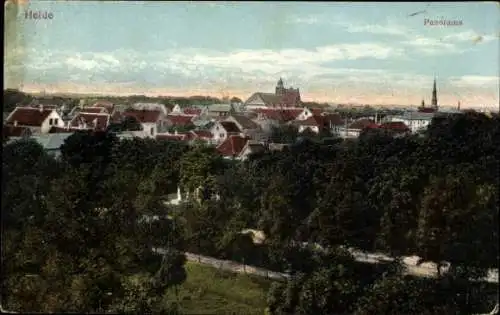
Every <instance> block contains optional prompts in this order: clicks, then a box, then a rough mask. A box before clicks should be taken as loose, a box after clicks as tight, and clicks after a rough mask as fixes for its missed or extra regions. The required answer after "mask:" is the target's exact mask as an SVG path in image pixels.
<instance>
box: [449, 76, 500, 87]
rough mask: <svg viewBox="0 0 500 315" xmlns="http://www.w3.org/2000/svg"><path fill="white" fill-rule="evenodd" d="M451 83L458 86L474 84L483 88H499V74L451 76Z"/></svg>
mask: <svg viewBox="0 0 500 315" xmlns="http://www.w3.org/2000/svg"><path fill="white" fill-rule="evenodd" d="M450 84H451V85H454V86H457V87H464V86H473V87H483V88H498V87H499V78H498V77H497V76H478V75H465V76H461V77H452V78H450Z"/></svg>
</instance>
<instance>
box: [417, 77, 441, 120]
mask: <svg viewBox="0 0 500 315" xmlns="http://www.w3.org/2000/svg"><path fill="white" fill-rule="evenodd" d="M438 110H439V106H438V98H437V88H436V78H434V84H433V86H432V99H431V107H425V102H424V100H422V105H421V106H420V107H419V108H418V111H419V112H421V113H435V112H437V111H438Z"/></svg>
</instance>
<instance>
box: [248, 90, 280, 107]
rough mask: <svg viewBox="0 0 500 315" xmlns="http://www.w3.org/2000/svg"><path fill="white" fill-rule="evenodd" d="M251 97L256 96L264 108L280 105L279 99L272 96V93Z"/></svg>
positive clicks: (274, 95) (276, 96)
mask: <svg viewBox="0 0 500 315" xmlns="http://www.w3.org/2000/svg"><path fill="white" fill-rule="evenodd" d="M253 96H258V97H260V99H262V101H263V102H264V103H265V104H266V106H273V105H279V104H280V103H281V97H280V96H278V95H276V94H274V93H262V92H257V93H254V94H253V95H252V97H253Z"/></svg>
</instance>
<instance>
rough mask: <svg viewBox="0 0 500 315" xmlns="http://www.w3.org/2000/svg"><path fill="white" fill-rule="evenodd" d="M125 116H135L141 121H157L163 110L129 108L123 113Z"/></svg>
mask: <svg viewBox="0 0 500 315" xmlns="http://www.w3.org/2000/svg"><path fill="white" fill-rule="evenodd" d="M122 116H124V117H134V118H135V119H137V121H139V122H140V123H143V124H145V123H156V122H157V121H158V120H159V119H160V116H161V111H159V110H147V109H132V108H130V109H127V110H126V111H124V112H123V113H122Z"/></svg>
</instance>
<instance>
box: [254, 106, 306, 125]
mask: <svg viewBox="0 0 500 315" xmlns="http://www.w3.org/2000/svg"><path fill="white" fill-rule="evenodd" d="M302 111H303V109H302V108H283V109H281V108H259V109H256V110H255V112H257V113H258V114H259V115H260V116H262V117H265V118H267V119H271V120H276V121H282V122H287V121H291V120H294V119H295V118H297V116H299V115H300V113H302Z"/></svg>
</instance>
